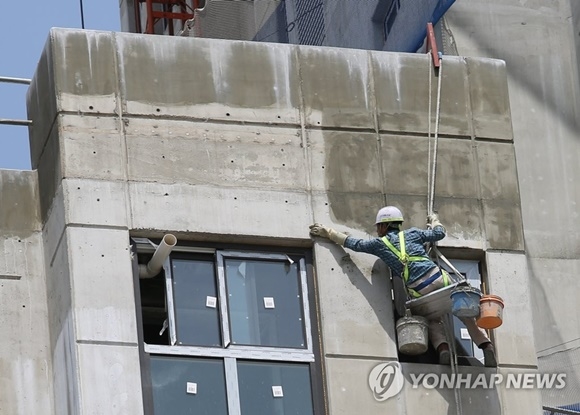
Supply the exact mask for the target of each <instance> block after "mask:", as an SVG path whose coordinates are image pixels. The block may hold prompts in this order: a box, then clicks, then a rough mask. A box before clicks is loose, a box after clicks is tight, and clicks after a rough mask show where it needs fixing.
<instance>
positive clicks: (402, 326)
mask: <svg viewBox="0 0 580 415" xmlns="http://www.w3.org/2000/svg"><path fill="white" fill-rule="evenodd" d="M396 327H397V339H398V342H399V351H400V352H401V353H403V354H408V355H417V354H422V353H425V352H426V351H427V348H428V339H429V335H428V333H429V330H428V327H429V323H428V321H427V319H426V318H425V317H421V316H407V317H401V318H400V319H399V320H398V321H397V325H396Z"/></svg>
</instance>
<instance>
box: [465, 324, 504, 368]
mask: <svg viewBox="0 0 580 415" xmlns="http://www.w3.org/2000/svg"><path fill="white" fill-rule="evenodd" d="M460 320H461V322H462V323H463V324H465V327H467V331H468V332H469V336H471V340H473V342H474V343H475V344H477V347H479V348H480V349H481V350H483V358H484V364H485V366H487V367H496V366H497V361H496V358H495V348H494V347H493V344H491V341H490V340H489V337H487V334H486V333H485V331H484V330H483V329H482V328H480V327H478V326H477V324H476V323H475V319H474V318H461V319H460Z"/></svg>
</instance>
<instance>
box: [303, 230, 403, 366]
mask: <svg viewBox="0 0 580 415" xmlns="http://www.w3.org/2000/svg"><path fill="white" fill-rule="evenodd" d="M314 255H315V260H316V263H317V264H320V265H319V266H318V267H317V268H316V278H317V280H318V286H319V290H318V295H319V298H320V314H321V329H322V341H323V344H324V352H325V353H326V354H327V355H328V354H329V355H341V356H369V357H383V358H392V359H394V358H396V357H397V345H396V338H395V330H394V316H393V305H392V302H391V295H390V290H391V287H390V281H389V274H388V271H387V269H386V266H385V265H384V263H383V262H382V261H381V260H379V259H378V258H376V257H374V256H371V255H366V254H360V253H355V252H352V251H350V250H348V249H343V248H342V247H340V246H338V245H336V244H334V243H332V242H329V241H328V240H326V241H325V240H324V239H320V238H317V239H316V240H315V246H314Z"/></svg>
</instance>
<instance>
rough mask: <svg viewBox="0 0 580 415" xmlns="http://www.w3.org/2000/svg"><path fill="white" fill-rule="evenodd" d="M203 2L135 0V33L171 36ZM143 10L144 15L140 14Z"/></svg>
mask: <svg viewBox="0 0 580 415" xmlns="http://www.w3.org/2000/svg"><path fill="white" fill-rule="evenodd" d="M204 4H205V0H137V2H136V4H135V25H136V31H137V33H147V34H156V33H157V34H168V35H170V36H173V35H175V34H176V31H178V30H180V29H183V27H185V22H187V21H188V20H191V19H193V17H194V14H195V10H196V9H199V8H202V7H203V6H204ZM143 5H144V6H145V7H143ZM143 10H144V11H145V13H144V15H142V11H143ZM143 24H145V27H143ZM156 28H157V30H156Z"/></svg>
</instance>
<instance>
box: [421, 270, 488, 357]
mask: <svg viewBox="0 0 580 415" xmlns="http://www.w3.org/2000/svg"><path fill="white" fill-rule="evenodd" d="M438 271H439V269H438V268H434V269H433V270H431V272H430V273H429V274H427V275H425V276H424V277H423V278H422V279H427V278H428V277H429V276H431V275H433V274H435V273H436V272H438ZM443 287H445V283H444V281H443V276H440V277H439V278H437V279H436V280H434V281H433V282H432V283H431V284H429V285H428V286H427V287H425V288H424V289H422V290H421V291H420V294H422V295H426V294H429V293H430V292H433V291H436V290H438V289H440V288H443ZM460 320H461V322H462V323H463V324H465V327H466V328H467V331H468V332H469V336H470V337H471V340H473V342H474V343H475V344H477V345H478V346H480V345H481V344H482V343H486V342H489V337H487V334H486V333H485V331H484V330H483V329H481V328H479V327H478V326H477V324H475V319H474V318H460ZM429 339H430V340H431V344H433V347H435V349H437V347H439V345H440V344H442V343H447V336H446V335H445V326H444V325H443V320H442V318H439V319H436V320H430V321H429Z"/></svg>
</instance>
